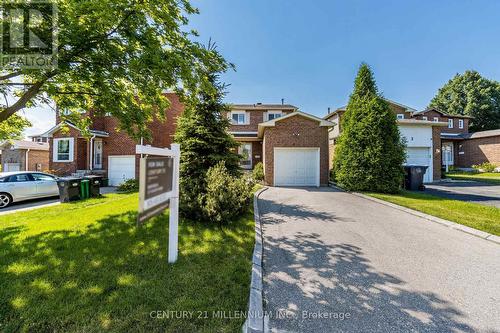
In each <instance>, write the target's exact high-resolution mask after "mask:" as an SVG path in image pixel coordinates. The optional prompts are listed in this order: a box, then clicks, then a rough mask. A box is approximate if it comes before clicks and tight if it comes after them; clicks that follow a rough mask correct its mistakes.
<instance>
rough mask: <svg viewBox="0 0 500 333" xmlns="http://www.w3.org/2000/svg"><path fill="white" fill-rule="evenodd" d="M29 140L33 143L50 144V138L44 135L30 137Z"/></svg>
mask: <svg viewBox="0 0 500 333" xmlns="http://www.w3.org/2000/svg"><path fill="white" fill-rule="evenodd" d="M28 138H30V139H31V141H33V142H49V137H48V136H44V134H38V135H29V136H28Z"/></svg>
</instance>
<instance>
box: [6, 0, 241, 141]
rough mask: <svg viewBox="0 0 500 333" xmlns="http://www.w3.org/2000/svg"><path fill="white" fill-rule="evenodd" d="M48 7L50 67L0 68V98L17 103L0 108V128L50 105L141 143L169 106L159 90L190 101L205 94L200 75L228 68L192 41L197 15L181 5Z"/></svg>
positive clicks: (97, 1) (168, 1) (159, 0)
mask: <svg viewBox="0 0 500 333" xmlns="http://www.w3.org/2000/svg"><path fill="white" fill-rule="evenodd" d="M55 3H56V4H57V7H58V22H57V28H58V45H57V51H58V52H57V55H56V56H57V66H56V67H54V68H38V69H30V68H25V67H23V66H20V65H19V63H18V62H4V63H2V67H1V69H0V72H1V73H2V74H1V75H0V90H1V91H0V92H1V93H3V94H8V95H10V96H16V97H17V100H16V101H15V102H14V103H12V104H11V105H6V104H5V105H0V122H5V121H6V120H7V119H9V118H10V117H12V116H13V115H14V114H16V112H18V111H19V110H21V109H23V108H24V107H27V106H33V105H39V104H40V103H44V102H46V101H47V99H52V100H54V101H55V102H56V104H57V105H58V108H60V109H66V110H69V111H74V112H77V111H78V110H82V109H83V110H89V109H93V110H96V111H97V112H102V113H108V114H111V115H113V116H115V117H117V118H118V119H119V120H120V123H121V128H122V129H124V130H126V131H128V133H129V134H130V135H132V136H134V137H146V138H148V137H149V134H150V133H149V131H148V130H147V124H148V122H149V121H151V120H152V119H153V118H154V117H155V116H158V117H160V119H161V118H162V117H164V113H163V110H165V109H166V108H167V107H168V105H169V101H168V100H167V98H166V97H165V96H163V95H162V92H163V91H164V90H165V89H171V90H172V89H173V90H177V91H179V92H180V91H182V92H183V93H185V94H187V95H196V93H197V91H198V90H199V89H213V88H211V82H209V80H208V78H207V76H206V73H207V72H213V71H218V72H221V71H225V70H227V68H228V67H230V66H231V64H228V63H227V62H226V61H225V60H224V58H223V57H222V56H221V55H220V54H219V53H218V52H217V50H216V49H215V48H206V47H204V46H203V45H202V44H200V43H199V42H196V41H195V38H196V36H197V32H196V31H190V30H189V29H188V28H187V24H188V16H189V15H191V14H196V13H198V10H197V9H196V8H194V7H192V6H191V4H190V3H189V1H188V0H156V1H137V0H86V1H79V0H57V1H55ZM4 19H5V18H4ZM4 19H2V20H0V24H3V23H4V22H3V20H4Z"/></svg>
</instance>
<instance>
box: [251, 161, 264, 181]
mask: <svg viewBox="0 0 500 333" xmlns="http://www.w3.org/2000/svg"><path fill="white" fill-rule="evenodd" d="M252 176H253V179H254V180H255V181H257V182H261V181H263V180H264V165H263V164H262V162H259V163H257V164H255V166H254V168H253V172H252Z"/></svg>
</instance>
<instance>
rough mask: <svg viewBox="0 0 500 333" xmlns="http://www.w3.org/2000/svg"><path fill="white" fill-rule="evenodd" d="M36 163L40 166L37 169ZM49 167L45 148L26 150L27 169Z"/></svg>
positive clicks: (45, 168) (33, 169)
mask: <svg viewBox="0 0 500 333" xmlns="http://www.w3.org/2000/svg"><path fill="white" fill-rule="evenodd" d="M37 164H41V168H40V169H38V170H37V168H36V167H37ZM48 168H49V152H48V151H47V150H30V151H29V152H28V170H29V171H45V170H47V169H48Z"/></svg>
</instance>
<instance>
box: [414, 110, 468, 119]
mask: <svg viewBox="0 0 500 333" xmlns="http://www.w3.org/2000/svg"><path fill="white" fill-rule="evenodd" d="M430 111H434V112H437V113H439V114H440V115H442V116H445V117H452V118H469V119H472V118H474V117H471V116H465V115H461V114H449V113H444V112H443V111H441V110H439V109H438V108H428V109H425V110H422V111H416V112H413V114H412V116H416V115H422V114H424V113H427V112H430Z"/></svg>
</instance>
